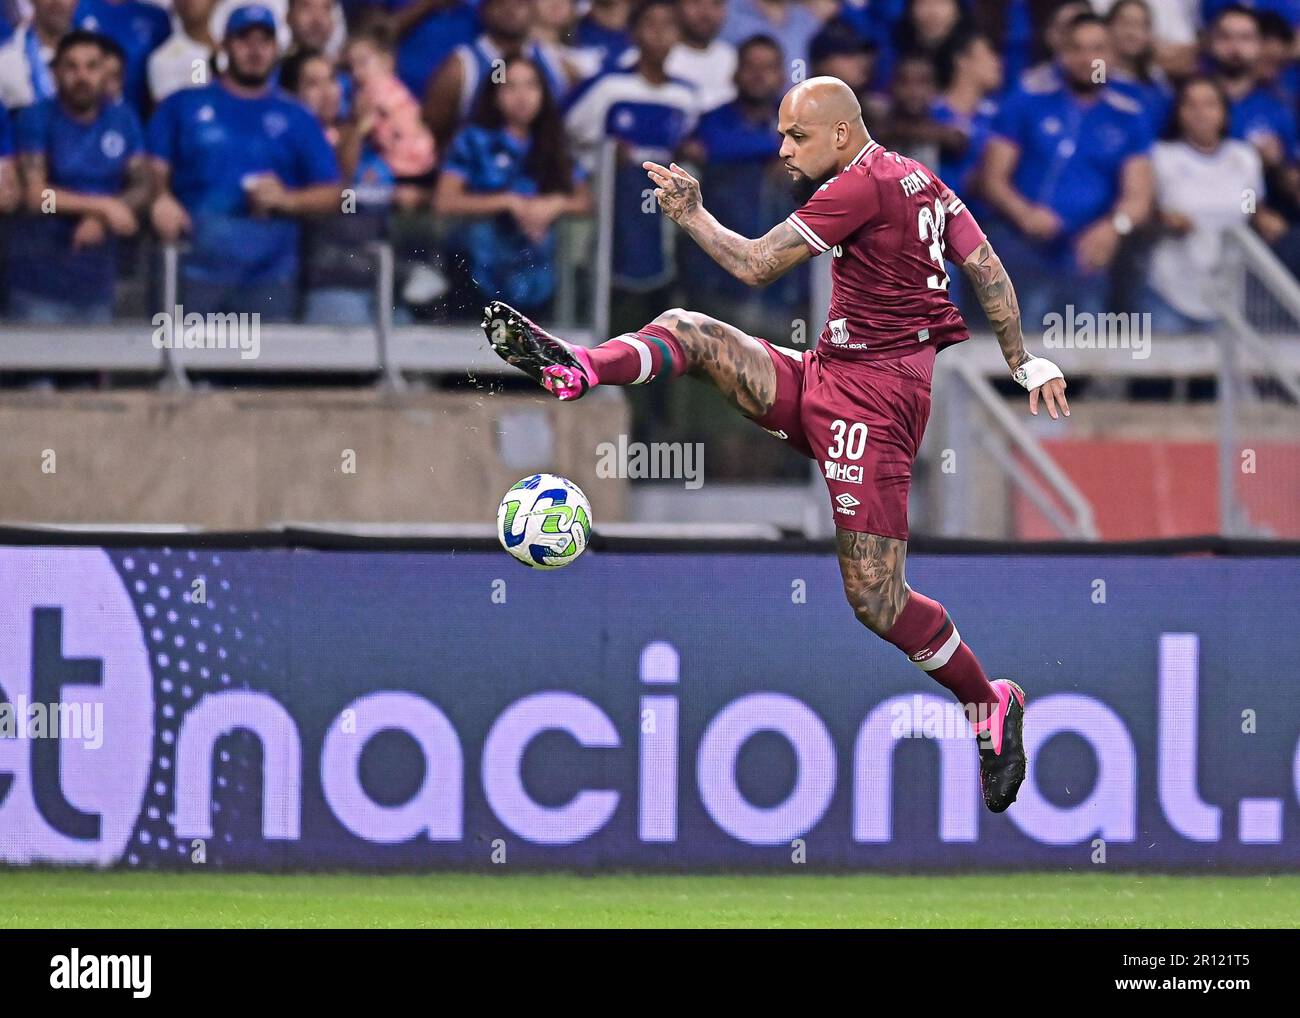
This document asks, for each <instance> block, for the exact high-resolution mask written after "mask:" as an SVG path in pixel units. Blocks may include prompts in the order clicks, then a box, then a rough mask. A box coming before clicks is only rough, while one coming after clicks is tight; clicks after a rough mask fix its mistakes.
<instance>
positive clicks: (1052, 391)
mask: <svg viewBox="0 0 1300 1018" xmlns="http://www.w3.org/2000/svg"><path fill="white" fill-rule="evenodd" d="M1039 393H1042V397H1043V405H1044V406H1045V407H1047V412H1048V413H1049V414H1051V416H1052V420H1054V421H1056V420H1060V416H1059V415H1058V414H1057V412H1056V409H1057V407H1060V408H1061V413H1063V414H1065V416H1066V417H1069V416H1070V404H1069V403H1067V402H1066V401H1065V379H1064V378H1053V379H1052V380H1051V381H1050V382H1044V383H1043V384H1042V385H1040V386H1039V387H1038V388H1037V389H1030V390H1029V412H1030V413H1031V414H1033V415H1034V416H1035V417H1037V416H1038V396H1039Z"/></svg>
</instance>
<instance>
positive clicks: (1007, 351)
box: [961, 240, 1029, 371]
mask: <svg viewBox="0 0 1300 1018" xmlns="http://www.w3.org/2000/svg"><path fill="white" fill-rule="evenodd" d="M961 267H962V271H963V272H965V273H966V278H967V279H969V280H970V284H971V288H972V289H974V291H975V294H976V296H978V297H979V301H980V305H981V306H982V307H983V308H984V313H985V314H986V315H988V318H989V324H990V325H992V326H993V331H994V332H995V333H996V334H997V337H998V346H1000V347H1002V356H1003V357H1004V358H1005V359H1006V362H1007V367H1009V368H1010V369H1011V370H1012V371H1015V370H1016V368H1018V367H1020V365H1022V364H1023V363H1024V362H1025V361H1027V360H1028V359H1029V353H1028V351H1026V350H1025V337H1024V334H1023V333H1022V332H1021V330H1020V304H1019V302H1018V301H1017V300H1016V288H1015V287H1014V286H1012V285H1011V277H1010V276H1008V275H1007V270H1006V269H1005V268H1003V266H1002V260H1001V259H1000V258H999V257H998V256H997V253H996V252H995V251H994V250H993V247H992V245H990V244H989V242H988V241H987V240H986V241H984V243H982V244H981V245H980V246H979V247H977V248H976V249H975V250H974V251H972V252H971V253H970V256H969V257H968V258H967V259H966V260H965V261H964V262H962V266H961Z"/></svg>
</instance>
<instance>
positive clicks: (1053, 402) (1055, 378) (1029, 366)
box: [1011, 356, 1070, 421]
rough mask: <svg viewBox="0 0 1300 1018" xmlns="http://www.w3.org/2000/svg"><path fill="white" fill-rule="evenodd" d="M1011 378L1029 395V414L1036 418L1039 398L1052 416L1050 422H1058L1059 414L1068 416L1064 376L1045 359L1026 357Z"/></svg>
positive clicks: (1068, 409) (1068, 406) (1068, 407)
mask: <svg viewBox="0 0 1300 1018" xmlns="http://www.w3.org/2000/svg"><path fill="white" fill-rule="evenodd" d="M1011 377H1012V378H1014V379H1015V380H1016V382H1017V383H1018V384H1019V385H1020V386H1021V387H1022V388H1024V389H1025V390H1026V391H1027V392H1028V393H1029V412H1030V413H1031V414H1033V415H1034V416H1035V417H1037V416H1038V401H1039V399H1040V398H1041V399H1042V401H1043V403H1044V405H1045V406H1046V407H1047V412H1048V413H1049V414H1051V415H1052V420H1054V421H1055V420H1059V419H1060V414H1058V413H1057V410H1058V409H1059V410H1060V413H1063V414H1065V416H1066V417H1069V416H1070V404H1069V403H1067V402H1066V401H1065V375H1064V374H1063V373H1062V372H1061V369H1060V368H1058V367H1057V366H1056V365H1055V364H1053V363H1052V362H1051V361H1049V360H1048V359H1047V358H1046V357H1028V356H1027V357H1026V358H1025V360H1024V361H1023V362H1022V363H1021V365H1020V366H1019V367H1018V368H1016V369H1015V370H1014V371H1012V372H1011Z"/></svg>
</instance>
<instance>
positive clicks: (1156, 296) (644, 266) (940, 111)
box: [0, 0, 1300, 331]
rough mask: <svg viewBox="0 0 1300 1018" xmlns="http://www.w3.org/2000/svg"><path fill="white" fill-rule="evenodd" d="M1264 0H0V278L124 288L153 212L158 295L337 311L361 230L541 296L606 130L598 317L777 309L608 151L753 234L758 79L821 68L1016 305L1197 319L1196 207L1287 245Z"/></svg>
mask: <svg viewBox="0 0 1300 1018" xmlns="http://www.w3.org/2000/svg"><path fill="white" fill-rule="evenodd" d="M1298 27H1300V0H1255V2H1254V3H1253V4H1250V5H1247V6H1242V5H1238V4H1232V3H1228V2H1225V0H1092V2H1091V3H1088V2H1084V0H965V2H963V0H843V2H841V0H803V2H797V0H644V2H637V3H633V0H588V2H587V4H586V5H585V6H583V5H580V4H579V3H577V2H576V0H476V2H471V0H269V2H267V3H265V4H261V3H258V4H248V3H243V2H241V0H172V5H171V7H170V9H169V8H167V7H165V6H162V5H159V4H155V3H153V2H151V0H0V229H2V230H3V236H4V247H5V254H4V260H5V268H4V273H3V283H2V284H0V285H2V288H3V291H4V293H3V299H4V307H5V309H6V314H7V317H8V318H9V319H10V320H17V321H23V322H30V323H87V322H107V321H110V320H112V319H113V317H114V315H115V313H116V312H117V311H118V310H119V309H120V308H121V307H123V305H124V300H123V292H124V290H130V289H131V287H132V286H134V287H135V290H134V291H133V292H135V293H136V294H137V296H139V295H140V294H142V293H143V294H144V295H145V298H146V299H145V301H144V303H148V302H149V301H152V302H154V303H156V300H157V296H158V295H157V292H156V287H157V278H158V273H157V272H156V271H153V270H152V268H151V266H152V264H153V262H152V259H154V258H156V257H157V252H158V243H157V241H162V242H178V243H180V244H182V245H183V250H184V255H183V259H182V263H181V264H182V269H181V279H180V296H181V299H182V302H183V303H184V305H185V307H186V310H187V311H190V310H196V311H199V312H209V311H217V312H225V311H236V312H242V311H259V312H261V314H262V316H263V318H264V319H265V320H268V321H274V320H289V319H297V320H303V321H307V322H312V323H354V324H355V323H364V322H366V321H369V320H370V319H371V317H372V316H373V314H374V312H375V307H374V299H375V296H374V295H375V287H374V262H373V254H372V251H373V248H374V244H375V242H377V241H384V240H387V241H390V242H392V243H393V244H394V245H395V247H396V248H397V250H398V252H399V255H400V260H401V266H402V271H401V281H402V284H403V285H402V287H401V304H402V306H401V308H400V309H399V313H400V314H404V315H416V316H420V315H427V314H446V313H455V312H457V311H460V312H465V313H469V314H472V313H474V311H475V309H476V308H477V305H478V304H479V303H480V300H479V298H480V297H481V296H482V295H484V294H492V295H495V296H500V297H502V298H503V299H505V300H507V301H509V302H511V303H513V304H515V305H517V306H519V307H522V308H525V309H528V310H530V311H534V312H538V313H541V314H546V313H547V311H548V309H549V308H550V307H551V305H552V303H553V301H554V299H555V295H556V279H557V257H558V255H557V240H556V235H557V224H558V223H559V222H560V221H561V220H562V219H563V218H565V217H578V218H579V219H581V218H582V217H584V216H587V215H588V214H590V213H591V211H592V209H593V193H592V190H593V189H592V187H591V186H590V181H591V180H592V179H593V174H594V173H595V171H596V170H597V168H598V165H597V164H598V160H599V158H600V153H601V151H602V149H603V147H604V143H605V142H607V141H613V142H614V143H615V146H614V148H615V152H616V156H615V160H616V166H617V169H616V175H615V183H614V194H613V196H612V202H613V208H614V211H615V220H614V245H613V251H614V255H613V266H612V277H613V285H614V288H615V299H614V301H613V305H612V306H613V309H614V315H615V322H614V325H615V328H622V327H636V326H637V325H639V324H641V323H643V322H644V321H646V320H647V319H649V318H650V317H653V315H654V314H656V313H658V311H660V310H662V308H664V307H666V306H670V305H671V303H674V302H679V301H688V302H691V303H697V304H705V305H706V306H707V307H708V308H709V309H710V310H711V311H714V313H718V314H724V315H730V316H731V317H732V318H733V320H736V321H738V322H739V323H761V322H762V321H763V320H764V319H765V317H766V318H767V320H771V317H772V316H774V315H775V316H776V317H778V318H780V317H783V318H784V319H785V321H786V323H787V327H788V322H789V320H790V319H789V315H788V313H787V312H788V309H790V308H793V307H797V306H799V302H800V301H802V300H804V299H805V297H806V287H807V279H806V275H804V274H800V273H796V274H794V275H793V276H792V277H791V278H789V279H787V280H783V281H781V283H780V284H778V285H776V286H774V287H772V288H771V289H770V290H769V291H765V292H762V293H753V292H750V291H748V290H747V289H746V288H745V287H743V286H741V285H740V284H738V283H737V282H736V281H735V280H733V279H731V278H730V277H728V276H725V275H724V274H723V273H721V271H720V270H718V269H717V268H716V267H715V266H713V265H712V263H710V262H708V260H707V259H706V258H704V257H703V256H702V255H701V254H700V252H699V251H698V250H696V249H695V248H694V246H693V245H690V244H674V240H673V233H672V231H670V230H668V229H666V228H665V227H666V223H665V220H664V217H662V216H659V215H656V214H654V209H653V201H652V200H650V201H647V190H646V189H647V184H646V180H645V177H644V174H643V173H642V171H641V169H640V164H641V162H642V161H643V160H645V159H654V160H656V161H660V162H667V161H669V160H670V159H676V160H678V161H679V162H682V163H684V164H687V165H690V166H692V167H695V168H696V169H697V171H698V173H699V174H700V176H701V177H702V180H703V185H704V194H705V199H706V201H707V202H708V203H709V206H710V208H711V209H712V210H713V211H714V213H715V214H716V215H717V216H718V218H719V219H720V220H722V221H723V222H724V223H725V224H727V225H729V226H731V227H732V228H734V229H736V230H738V231H740V232H741V233H745V234H747V235H750V236H756V235H758V234H760V233H762V232H765V231H766V230H767V229H768V228H770V226H771V225H773V224H774V223H776V222H777V221H778V220H779V219H780V218H781V217H782V216H783V215H784V214H785V213H786V212H788V211H789V210H790V209H791V208H793V207H794V206H795V205H796V204H797V203H798V202H799V200H800V198H801V196H800V195H797V194H793V193H792V192H791V190H790V187H789V184H788V182H787V180H786V178H785V176H784V174H782V173H781V172H780V169H781V168H780V166H779V164H778V161H777V158H776V155H777V150H778V147H779V143H780V139H779V138H778V136H777V133H776V110H777V105H778V102H779V100H780V98H781V96H782V94H783V93H784V92H785V91H786V89H788V88H789V87H790V85H791V84H792V82H795V81H798V80H801V79H803V78H805V77H808V76H811V75H815V74H830V75H834V76H837V77H839V78H841V79H843V80H844V81H846V82H848V83H849V84H850V85H851V86H852V87H853V88H854V90H855V91H856V92H857V93H858V95H859V97H860V99H861V102H862V106H863V109H864V111H865V115H866V121H867V126H868V128H869V130H870V131H871V132H872V134H873V136H875V137H876V138H877V139H878V140H880V141H881V143H882V144H884V145H885V146H887V147H889V148H893V149H896V150H898V151H901V152H904V153H906V154H908V155H911V156H913V157H916V158H918V159H920V160H921V161H922V162H924V163H926V164H928V165H930V166H932V167H933V168H934V169H936V170H937V171H938V172H939V174H940V175H941V176H942V177H943V179H944V180H945V181H946V182H947V183H948V184H949V185H951V186H952V187H953V188H955V189H956V190H957V191H958V193H959V194H961V195H962V196H963V197H964V198H965V199H966V201H967V203H968V205H969V206H970V208H971V209H972V210H973V211H974V212H975V214H976V216H977V218H978V219H979V220H980V222H981V224H982V225H983V226H984V228H985V231H986V232H987V233H988V234H989V236H990V238H991V239H992V240H993V241H994V244H995V246H996V248H997V249H998V251H999V252H1000V253H1001V255H1002V258H1003V260H1004V261H1005V262H1006V263H1007V265H1008V267H1009V269H1010V271H1011V274H1012V278H1013V279H1014V280H1015V281H1016V284H1017V288H1018V290H1019V292H1020V297H1021V304H1022V309H1023V311H1024V317H1025V320H1026V322H1029V323H1033V322H1038V321H1041V320H1042V317H1043V316H1044V315H1045V314H1047V313H1048V312H1049V311H1051V310H1057V311H1060V310H1063V309H1064V308H1065V306H1066V305H1073V306H1074V307H1075V308H1076V309H1077V310H1080V311H1100V310H1135V311H1147V312H1150V313H1151V314H1152V315H1153V320H1154V321H1155V323H1156V325H1157V327H1158V328H1165V329H1172V330H1179V331H1190V330H1197V329H1201V328H1205V327H1207V326H1209V325H1212V324H1213V322H1214V319H1215V311H1214V306H1213V303H1214V302H1213V296H1212V295H1213V293H1214V289H1213V286H1212V283H1213V281H1214V277H1215V275H1216V273H1217V272H1218V271H1219V262H1220V250H1219V241H1218V237H1219V233H1220V231H1221V230H1222V228H1224V227H1225V226H1229V225H1232V224H1234V223H1249V224H1250V225H1251V226H1252V227H1253V228H1254V229H1255V230H1257V231H1258V232H1259V234H1260V235H1261V236H1262V237H1263V238H1264V240H1265V241H1267V243H1268V244H1269V245H1270V246H1272V248H1273V249H1274V251H1275V252H1276V253H1277V254H1278V256H1279V257H1280V258H1281V259H1282V260H1283V261H1284V262H1285V263H1286V264H1287V265H1288V266H1289V267H1290V268H1291V269H1292V271H1293V272H1294V271H1296V270H1297V269H1298V268H1300V138H1298V136H1297V126H1296V123H1297V121H1296V117H1297V108H1296V103H1297V99H1298V98H1300V70H1298V67H1300V63H1298V62H1297V59H1296V57H1297V55H1298V54H1300V43H1298V42H1297V35H1296V29H1297V28H1298ZM588 239H589V238H588ZM584 258H585V256H583V255H580V256H579V261H582V260H584ZM586 260H589V259H586ZM953 280H954V285H956V284H957V282H958V277H957V276H954V277H953ZM150 287H153V288H154V289H153V290H152V291H150V289H149V288H150ZM958 296H959V298H960V294H959V295H958ZM625 323H626V324H625ZM751 327H753V326H751ZM756 331H757V330H756Z"/></svg>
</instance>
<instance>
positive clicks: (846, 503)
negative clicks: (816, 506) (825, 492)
mask: <svg viewBox="0 0 1300 1018" xmlns="http://www.w3.org/2000/svg"><path fill="white" fill-rule="evenodd" d="M835 502H836V509H835V511H836V512H837V513H843V514H844V515H845V516H855V515H857V514H856V513H855V512H854V511H853V508H854V506H859V505H861V504H862V503H861V502H859V501H858V500H857V499H856V498H854V497H853V496H852V495H850V494H849V493H848V492H847V491H846V492H844V493H843V494H840V495H836V496H835Z"/></svg>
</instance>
